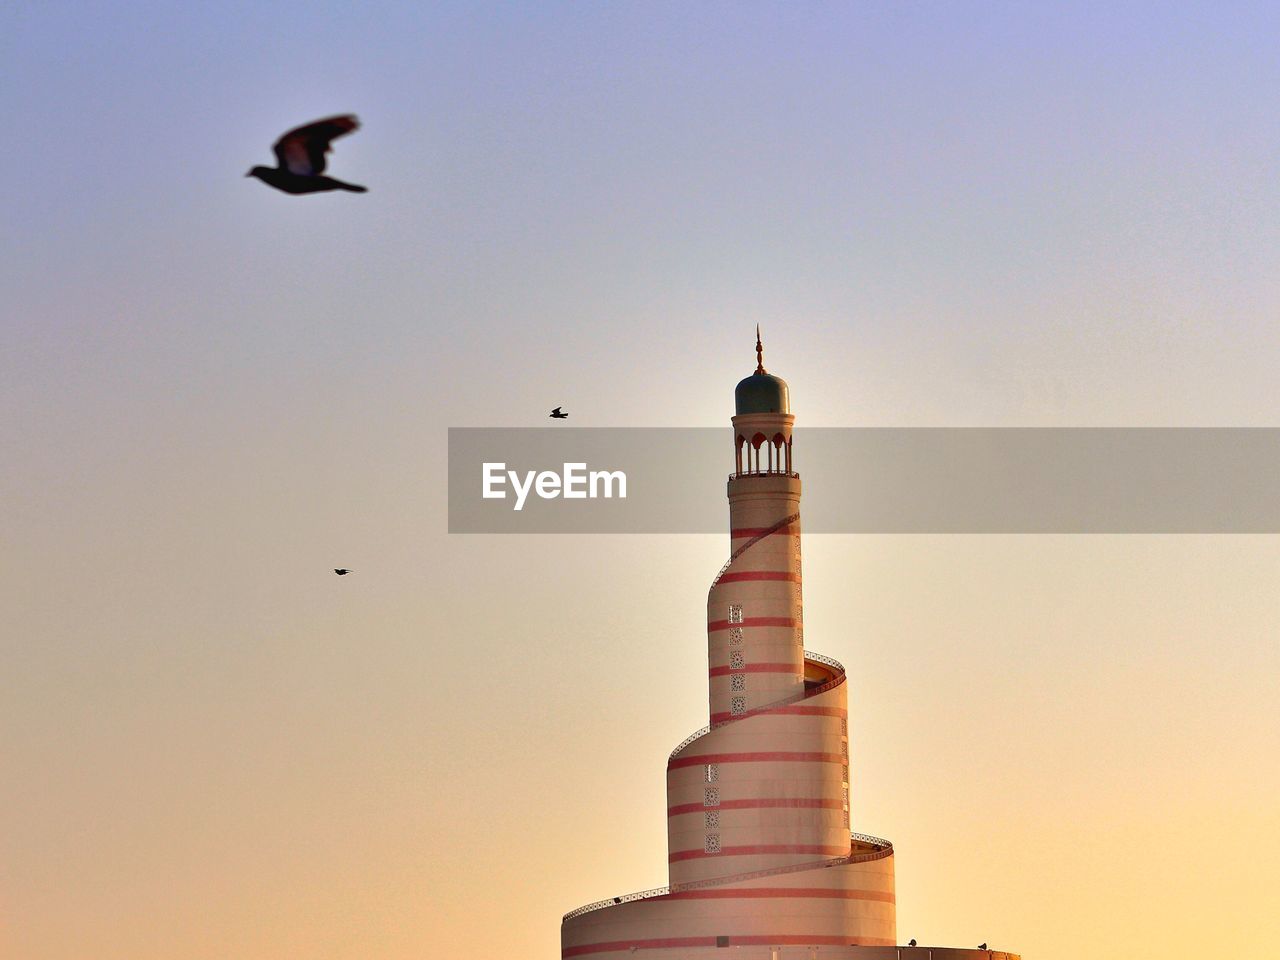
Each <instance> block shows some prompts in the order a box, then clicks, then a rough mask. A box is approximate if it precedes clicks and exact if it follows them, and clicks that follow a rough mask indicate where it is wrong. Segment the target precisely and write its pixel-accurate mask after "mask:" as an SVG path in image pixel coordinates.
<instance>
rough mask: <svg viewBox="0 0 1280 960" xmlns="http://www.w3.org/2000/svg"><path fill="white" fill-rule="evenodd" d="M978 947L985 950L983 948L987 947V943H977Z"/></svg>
mask: <svg viewBox="0 0 1280 960" xmlns="http://www.w3.org/2000/svg"><path fill="white" fill-rule="evenodd" d="M978 949H979V950H985V949H987V945H986V944H985V943H980V944H978Z"/></svg>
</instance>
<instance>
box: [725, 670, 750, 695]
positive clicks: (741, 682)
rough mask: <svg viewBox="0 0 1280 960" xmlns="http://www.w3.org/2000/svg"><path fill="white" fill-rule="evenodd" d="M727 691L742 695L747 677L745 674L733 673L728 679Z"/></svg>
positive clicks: (745, 687)
mask: <svg viewBox="0 0 1280 960" xmlns="http://www.w3.org/2000/svg"><path fill="white" fill-rule="evenodd" d="M729 689H730V690H732V691H733V692H734V693H742V692H743V691H744V690H746V689H747V675H746V674H745V673H735V674H734V675H733V676H731V677H730V678H729Z"/></svg>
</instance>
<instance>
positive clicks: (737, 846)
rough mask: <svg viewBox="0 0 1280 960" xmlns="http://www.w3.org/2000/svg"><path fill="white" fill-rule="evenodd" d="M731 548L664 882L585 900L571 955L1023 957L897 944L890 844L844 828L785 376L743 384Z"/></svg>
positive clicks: (794, 959) (673, 769) (675, 768)
mask: <svg viewBox="0 0 1280 960" xmlns="http://www.w3.org/2000/svg"><path fill="white" fill-rule="evenodd" d="M734 402H735V408H736V409H735V416H734V417H733V448H734V472H733V474H732V475H731V476H730V477H729V490H728V494H729V527H730V534H729V535H730V539H731V552H730V554H729V559H728V561H727V562H726V563H725V565H724V566H723V567H722V568H721V570H720V573H719V574H718V575H717V576H716V578H715V580H713V581H712V584H711V590H710V593H709V595H708V597H707V660H708V671H707V685H708V700H709V704H710V724H709V725H708V726H706V727H703V728H702V729H701V730H699V731H697V732H696V733H694V734H692V735H691V736H690V737H688V738H687V739H686V740H685V741H684V742H683V743H681V744H680V745H679V746H678V747H676V749H675V750H674V751H673V752H672V754H671V757H670V759H669V760H668V761H667V854H668V855H667V860H668V863H669V865H670V866H669V870H670V880H669V885H668V886H666V887H663V888H661V889H657V890H646V891H643V892H641V893H632V894H626V895H624V896H619V897H612V898H610V899H608V900H601V901H598V902H596V903H592V904H588V905H586V906H584V907H579V908H578V909H577V910H574V911H572V912H570V913H568V914H566V915H565V917H564V920H563V923H562V925H561V934H560V937H561V957H562V958H564V960H571V958H572V960H618V958H620V957H622V956H630V955H632V954H636V955H637V957H638V958H643V960H712V958H716V960H819V958H823V960H889V958H893V960H971V958H972V960H977V958H983V960H986V958H992V957H994V958H996V960H1004V958H1011V960H1017V958H1016V957H1015V955H1013V954H1004V953H1000V952H990V951H986V950H981V951H980V950H974V949H954V948H946V947H898V946H896V944H897V930H896V920H895V899H894V879H893V870H894V851H893V845H892V844H891V843H889V842H888V841H887V840H879V839H876V838H875V837H869V836H864V835H862V834H858V833H850V829H849V724H848V711H847V706H846V689H847V685H846V683H845V671H844V667H843V666H841V665H840V664H839V663H837V662H836V661H835V660H832V659H830V658H829V657H824V656H821V655H820V654H816V653H808V652H806V651H805V649H804V614H803V604H802V602H801V572H800V476H799V474H798V473H796V471H795V465H794V462H793V459H792V424H793V423H794V421H795V417H793V416H792V415H791V404H790V397H789V394H788V390H787V384H786V382H785V381H784V380H782V379H781V378H779V377H775V376H773V375H771V374H769V373H768V372H766V371H765V368H764V350H763V346H762V345H761V342H760V334H759V329H758V328H757V331H756V369H755V372H754V373H753V374H752V375H751V376H749V377H747V378H746V379H745V380H743V381H742V382H740V383H739V384H738V386H737V389H736V390H735V391H734Z"/></svg>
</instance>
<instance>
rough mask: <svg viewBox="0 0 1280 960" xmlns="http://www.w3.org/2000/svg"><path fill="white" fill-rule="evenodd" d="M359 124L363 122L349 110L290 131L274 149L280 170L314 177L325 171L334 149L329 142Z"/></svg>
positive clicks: (354, 128)
mask: <svg viewBox="0 0 1280 960" xmlns="http://www.w3.org/2000/svg"><path fill="white" fill-rule="evenodd" d="M359 127H360V121H359V120H357V119H356V118H355V117H354V116H352V115H351V114H349V113H347V114H343V115H342V116H339V117H329V118H328V119H327V120H316V121H314V122H313V123H308V124H304V125H303V126H301V127H298V128H297V129H295V130H290V131H289V132H288V133H286V134H285V135H284V136H283V137H281V138H280V139H279V140H277V141H276V145H275V146H274V147H272V148H271V149H272V150H274V151H275V154H276V160H277V162H278V163H279V164H280V169H282V170H288V171H289V172H290V173H296V174H300V175H301V176H312V175H314V174H317V173H324V167H325V156H324V155H325V154H326V153H328V152H329V150H330V147H329V144H330V143H331V142H332V141H334V140H336V139H337V138H338V137H341V136H344V135H345V134H348V133H350V132H351V131H352V130H356V129H359Z"/></svg>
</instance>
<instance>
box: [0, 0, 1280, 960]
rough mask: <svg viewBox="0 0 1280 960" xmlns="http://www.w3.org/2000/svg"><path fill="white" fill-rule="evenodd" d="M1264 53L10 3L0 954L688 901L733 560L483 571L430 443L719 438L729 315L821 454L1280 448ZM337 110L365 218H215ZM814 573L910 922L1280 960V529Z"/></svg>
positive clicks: (1218, 15) (838, 8)
mask: <svg viewBox="0 0 1280 960" xmlns="http://www.w3.org/2000/svg"><path fill="white" fill-rule="evenodd" d="M1032 7H1033V8H1034V9H1028V8H1032ZM1278 33H1280V11H1278V10H1277V8H1276V7H1275V5H1274V4H1224V3H1213V4H1208V3H1205V4H1196V5H1185V4H1154V3H1151V4H1142V3H1133V4H1114V3H1106V4H1102V3H1072V4H1054V5H1047V4H1034V5H1033V4H994V3H986V4H979V3H933V4H910V5H908V4H890V3H884V4H857V5H855V4H843V5H833V4H789V5H764V4H748V3H733V4H718V3H701V4H697V5H690V4H660V3H645V4H626V5H622V4H610V5H605V4H578V5H550V4H543V3H538V4H529V3H507V4H487V5H483V6H481V5H473V4H444V3H439V4H422V3H409V2H405V3H392V2H370V3H366V4H362V5H360V6H359V7H358V8H356V9H352V8H350V7H349V5H346V4H334V3H327V2H323V0H313V2H309V3H306V4H301V3H292V2H283V3H276V4H260V3H254V4H250V3H222V4H216V5H214V4H207V5H194V4H161V3H49V4H38V3H31V2H24V0H15V2H11V3H8V4H5V5H3V6H0V106H2V107H3V110H4V115H5V116H6V118H7V128H8V130H9V137H8V138H7V143H6V146H5V150H4V151H3V153H0V182H3V183H4V185H5V187H4V202H3V213H2V214H0V289H2V290H3V291H4V300H3V307H2V308H0V399H2V400H3V402H0V444H2V446H0V449H3V450H4V451H5V456H3V457H2V458H0V510H2V512H0V546H2V547H3V549H0V597H2V602H0V654H2V658H3V659H2V662H0V955H3V956H4V957H5V960H8V958H9V957H13V958H15V960H72V958H75V960H83V958H85V957H93V958H94V960H161V958H164V960H171V958H173V957H175V956H181V957H184V958H192V960H206V958H207V960H215V958H217V960H222V958H228V957H234V958H236V960H295V958H296V960H347V958H351V960H355V958H360V960H401V958H410V957H413V958H419V957H423V956H476V957H499V956H528V957H554V956H557V950H558V942H559V941H558V938H559V926H558V925H559V917H560V915H561V914H562V913H563V912H565V911H567V910H569V909H571V908H573V907H576V906H578V905H580V904H582V903H585V902H588V901H591V900H595V899H599V898H601V897H605V896H611V895H614V894H621V893H625V892H628V891H631V890H637V889H643V888H646V887H652V886H658V885H661V884H662V883H664V882H665V880H666V847H665V843H666V841H665V819H664V797H663V765H664V761H665V757H666V754H667V752H668V751H669V750H670V748H671V747H672V746H674V745H675V744H676V743H677V742H679V741H680V740H681V739H683V737H684V736H685V735H686V734H687V733H689V732H690V731H692V730H694V729H696V728H697V727H699V726H701V725H702V724H703V723H704V722H705V715H706V687H705V656H706V654H705V636H704V633H703V625H704V603H705V591H706V587H707V585H708V583H709V581H710V579H711V577H712V576H713V575H714V573H715V571H716V569H717V568H718V567H719V565H720V563H721V562H722V561H723V559H724V557H725V555H726V553H727V541H726V538H721V537H710V536H701V537H699V536H683V537H613V538H610V537H478V536H477V537H461V536H454V537H450V536H448V535H447V534H446V533H445V488H444V464H443V457H444V450H445V439H446V429H447V427H449V426H465V425H486V426H525V425H533V426H542V425H544V424H545V423H546V422H547V421H546V420H545V415H546V410H547V409H549V408H550V407H552V406H554V405H556V404H562V405H564V407H565V408H566V409H567V410H569V411H570V413H571V414H572V416H573V420H571V421H570V422H571V423H573V424H575V425H579V426H594V425H607V426H655V425H682V426H684V425H696V426H708V425H718V424H725V425H726V430H727V421H728V417H729V416H730V415H731V413H732V395H731V391H732V388H733V384H734V383H735V382H736V381H737V380H738V379H739V378H740V377H742V376H744V375H745V374H747V373H749V372H750V370H751V369H752V363H753V359H754V358H753V355H752V349H751V347H752V334H753V325H754V324H755V323H757V322H760V323H762V324H763V325H764V328H765V335H766V336H765V338H766V348H767V353H766V359H767V361H768V365H769V367H770V370H771V371H772V372H776V373H779V374H781V375H782V376H785V377H786V378H787V379H788V380H789V382H790V384H791V389H792V401H793V406H794V409H795V412H796V413H797V416H798V421H799V426H800V427H803V426H805V425H823V426H880V425H885V426H888V425H893V426H913V425H919V426H961V425H990V426H1002V425H1010V426H1015V425H1016V426H1023V425H1027V426H1029V425H1036V426H1112V425H1114V426H1190V425H1224V426H1225V425H1238V426H1246V425H1257V426H1261V425H1267V426H1274V425H1276V424H1277V416H1276V411H1277V409H1280V376H1278V374H1280V369H1278V368H1280V364H1278V362H1277V361H1278V358H1280V323H1278V322H1277V320H1278V313H1280V282H1278V281H1277V277H1280V263H1278V262H1277V261H1278V260H1280V254H1278V253H1277V251H1280V205H1278V199H1277V198H1278V195H1280V179H1278V175H1277V171H1278V170H1280V100H1277V98H1276V91H1277V90H1280V57H1277V56H1276V49H1277V36H1278ZM341 111H354V112H356V113H358V114H359V115H360V117H361V119H362V121H363V122H364V128H363V129H361V130H360V131H359V132H358V133H357V134H355V135H353V136H351V137H348V138H345V139H343V140H341V141H339V142H338V144H337V145H336V147H335V153H334V159H333V166H332V170H333V172H334V173H335V175H337V176H339V177H342V178H344V179H348V180H352V181H355V182H358V183H364V184H368V185H369V187H370V192H369V193H368V194H367V195H365V196H348V195H334V196H316V197H302V198H294V197H287V196H284V195H282V194H278V193H275V192H273V191H271V190H269V189H267V188H266V187H264V186H263V185H262V184H260V183H258V182H256V181H253V180H246V179H244V176H243V175H244V172H245V171H247V170H248V169H249V167H250V166H252V165H254V164H257V163H266V162H269V160H270V157H271V154H270V145H271V143H272V142H273V141H274V139H275V138H276V137H277V136H278V135H279V134H280V133H282V132H283V131H284V130H286V129H288V128H289V127H291V126H293V125H296V124H298V123H301V122H304V121H306V120H310V119H313V118H316V117H320V116H325V115H328V114H331V113H336V112H341ZM801 436H802V435H801V434H798V436H797V446H796V462H797V466H798V469H799V470H800V471H801V473H802V474H803V475H804V476H805V479H806V483H808V484H814V483H845V484H849V485H850V486H851V489H853V485H854V484H856V478H849V477H842V476H835V475H831V474H824V473H823V471H822V465H821V464H810V463H808V462H807V461H806V460H805V457H804V452H803V447H802V446H801V439H800V437H801ZM726 449H727V444H726ZM726 459H727V458H726ZM728 468H729V464H728V462H726V470H727V469H728ZM723 479H724V478H723V474H718V475H716V476H691V477H690V478H689V481H690V483H698V484H712V485H716V486H720V485H722V484H723ZM725 516H726V520H727V507H726V512H725ZM805 553H806V558H805V574H806V631H805V632H806V638H807V639H808V641H809V642H810V643H811V645H812V647H813V649H815V650H817V651H818V652H821V653H824V654H827V655H830V656H834V657H836V658H838V659H840V660H841V661H843V662H844V663H845V664H846V666H847V667H848V668H849V672H850V682H851V686H850V710H851V728H852V734H851V737H852V740H853V744H852V749H853V755H854V759H853V777H854V810H853V826H854V829H856V830H860V831H863V832H867V833H871V834H875V835H878V836H885V837H889V838H891V839H892V840H893V841H894V843H895V845H896V847H897V850H898V866H897V870H898V919H899V927H898V929H899V935H900V938H901V939H903V940H906V939H908V938H911V937H915V938H916V939H918V940H920V941H921V942H922V943H937V944H952V945H973V944H976V943H977V942H979V941H981V940H985V941H987V942H989V943H991V944H992V946H994V947H1008V948H1010V949H1014V950H1018V951H1021V952H1022V953H1023V954H1024V955H1025V956H1026V957H1027V958H1028V960H1068V958H1075V957H1079V956H1081V955H1082V950H1083V947H1082V944H1085V943H1087V944H1088V945H1089V946H1088V955H1089V956H1090V957H1093V958H1099V960H1108V958H1119V957H1132V956H1152V957H1155V956H1159V957H1161V958H1167V960H1183V958H1191V957H1197V956H1202V955H1204V953H1205V952H1206V951H1210V950H1211V951H1213V952H1214V953H1215V955H1216V954H1218V953H1221V952H1222V950H1223V949H1224V941H1225V942H1226V943H1227V944H1229V949H1230V952H1231V955H1232V956H1233V957H1238V958H1245V960H1247V958H1262V957H1264V956H1270V955H1271V954H1272V953H1273V952H1274V949H1275V947H1274V943H1275V942H1276V941H1277V940H1280V920H1278V919H1277V913H1276V911H1275V902H1276V897H1277V895H1278V893H1277V891H1280V812H1278V810H1280V808H1278V807H1277V804H1276V797H1277V796H1278V795H1280V722H1278V720H1277V715H1278V714H1277V706H1276V705H1277V701H1278V700H1280V679H1278V678H1280V643H1278V642H1277V640H1278V634H1277V624H1278V623H1280V591H1278V590H1277V586H1278V584H1280V538H1276V537H1267V536H1257V537H836V536H815V537H809V538H808V539H807V540H806V542H805ZM339 565H342V566H349V567H352V568H354V569H355V570H356V573H355V574H354V575H353V576H351V577H347V578H344V579H343V580H338V579H337V578H336V577H334V576H333V574H332V573H331V572H330V568H332V567H334V566H339ZM513 945H515V946H514V947H513Z"/></svg>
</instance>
